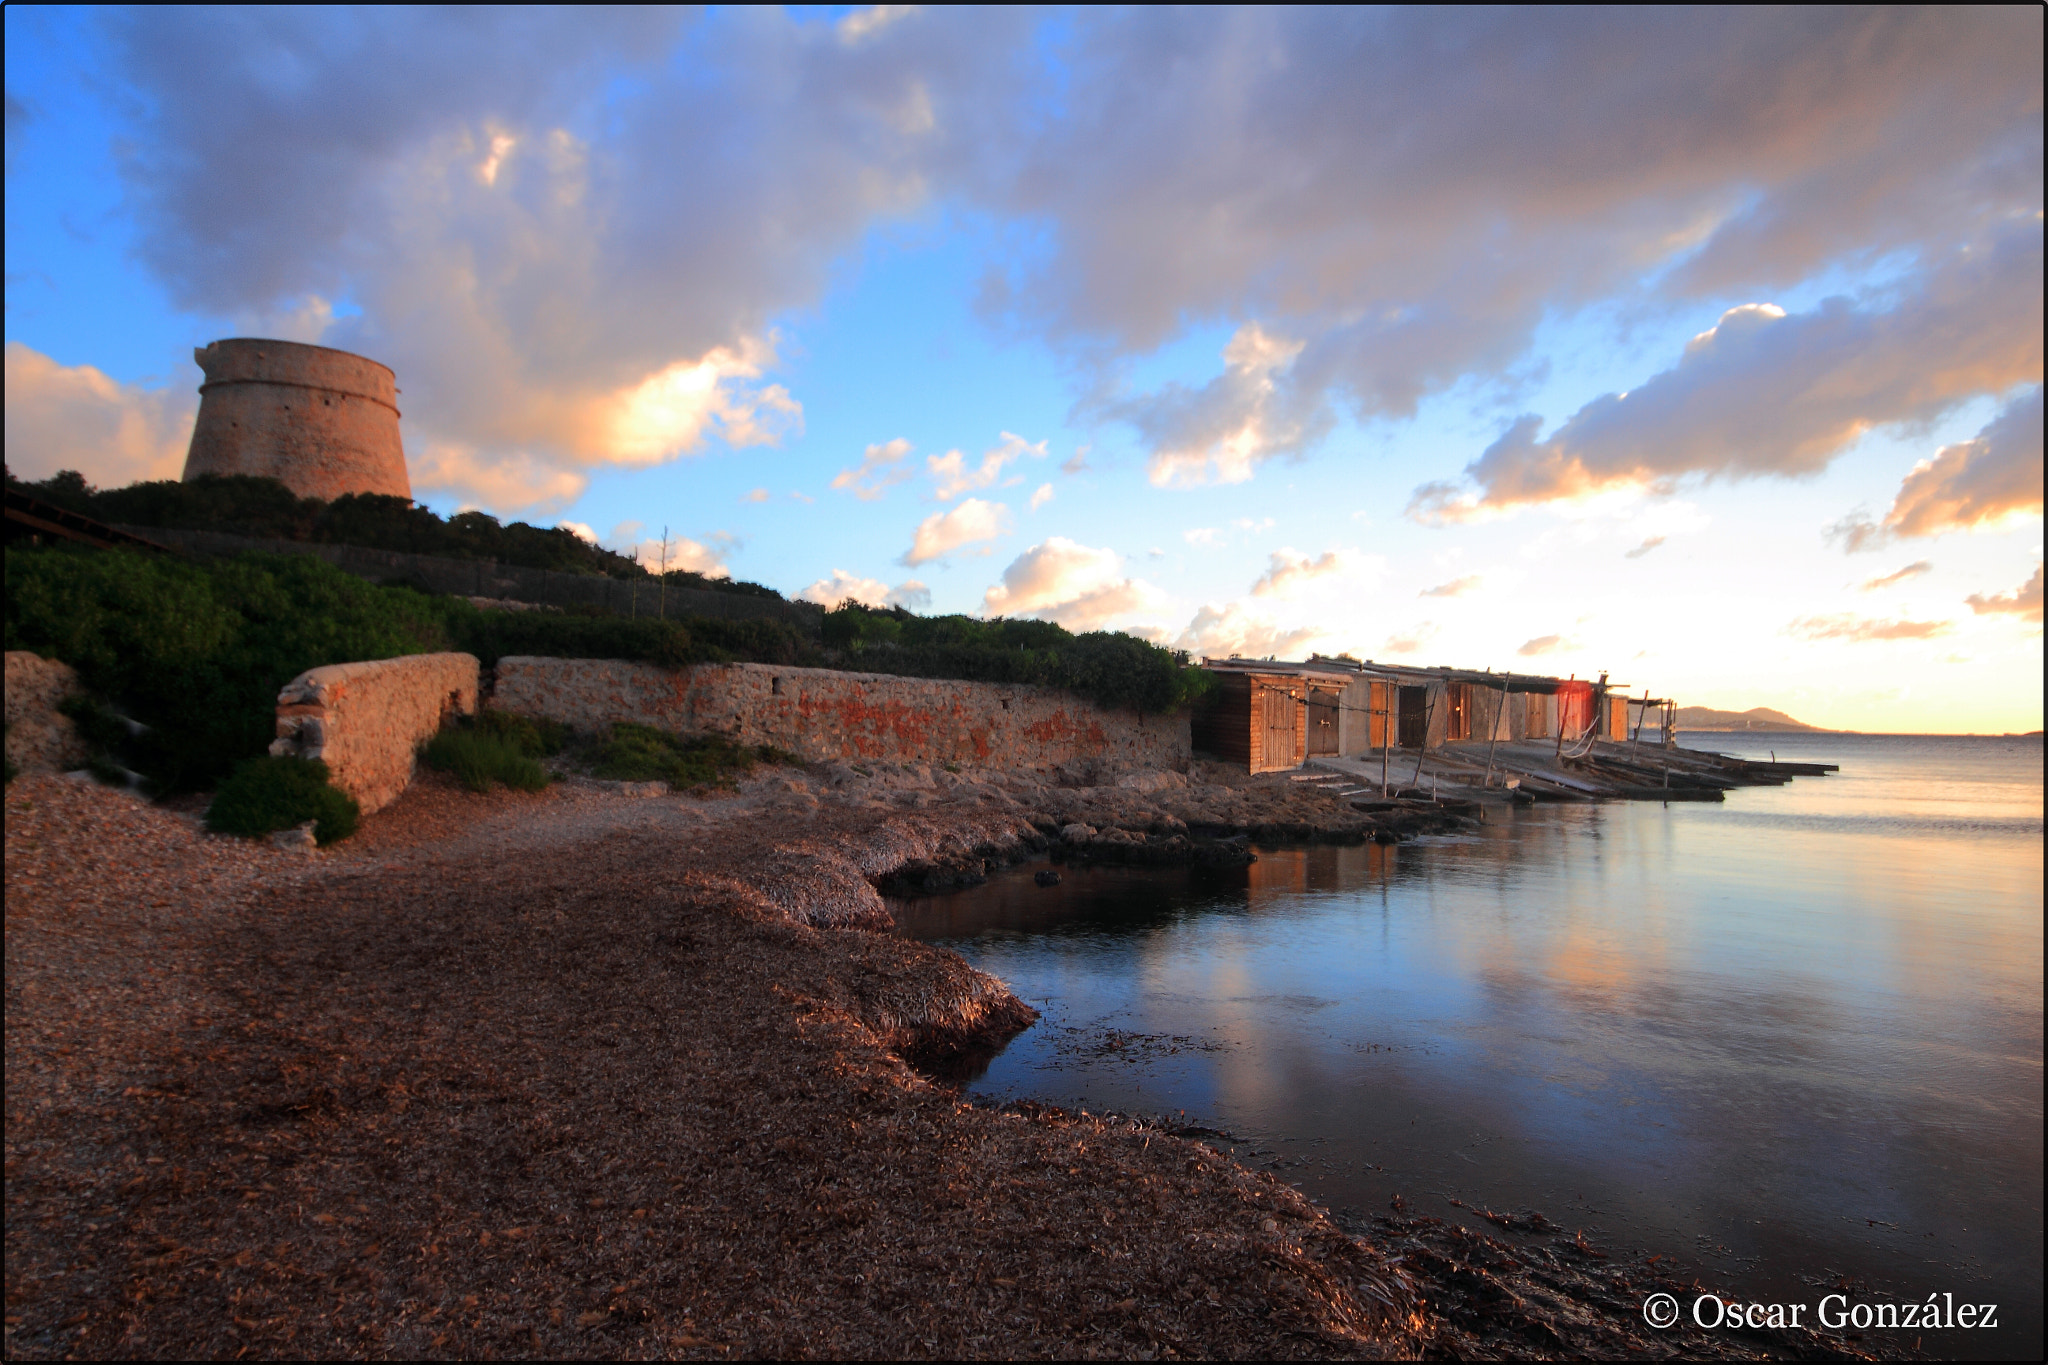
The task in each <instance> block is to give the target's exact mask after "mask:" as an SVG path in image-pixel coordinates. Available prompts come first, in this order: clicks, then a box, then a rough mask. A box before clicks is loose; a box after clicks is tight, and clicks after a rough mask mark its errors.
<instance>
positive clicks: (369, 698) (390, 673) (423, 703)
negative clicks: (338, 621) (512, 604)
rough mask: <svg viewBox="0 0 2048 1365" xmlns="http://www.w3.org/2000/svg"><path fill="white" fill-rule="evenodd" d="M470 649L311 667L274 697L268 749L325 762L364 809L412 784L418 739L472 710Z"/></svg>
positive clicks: (474, 687)
mask: <svg viewBox="0 0 2048 1365" xmlns="http://www.w3.org/2000/svg"><path fill="white" fill-rule="evenodd" d="M477 673H478V667H477V660H476V656H475V655H474V654H413V655H408V656H406V657H405V658H402V659H380V660H377V661H375V662H373V663H359V664H330V665H328V666H327V667H325V668H315V669H309V670H308V671H306V672H304V673H301V674H300V675H299V676H298V677H296V678H294V679H292V680H291V681H290V682H289V683H286V684H285V688H284V690H283V691H282V692H280V693H278V694H277V741H276V743H274V744H272V745H271V746H270V752H271V753H273V754H278V755H285V756H290V755H296V756H297V757H300V758H318V759H324V760H326V763H327V768H328V774H329V778H330V780H331V781H332V782H333V783H334V785H335V786H337V787H339V788H341V789H342V790H343V791H345V792H347V793H348V794H349V795H350V796H353V797H354V798H355V799H356V800H357V801H358V802H360V803H361V805H362V808H363V813H364V814H366V815H367V814H368V813H369V812H371V811H373V810H378V809H380V808H382V807H384V806H388V805H390V804H391V803H392V802H393V801H395V800H397V799H398V794H399V793H400V792H402V791H404V790H405V787H406V784H407V783H408V782H410V781H412V773H413V762H414V756H415V754H416V752H417V751H418V749H419V746H420V743H421V742H422V741H423V740H425V739H427V738H428V737H429V736H430V735H432V734H433V733H434V732H435V731H437V730H439V729H440V728H441V723H442V721H443V720H444V719H446V717H447V716H448V715H449V714H450V713H451V712H452V713H459V714H461V715H474V714H475V712H476V691H477Z"/></svg>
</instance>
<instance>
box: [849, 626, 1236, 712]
mask: <svg viewBox="0 0 2048 1365" xmlns="http://www.w3.org/2000/svg"><path fill="white" fill-rule="evenodd" d="M824 639H825V643H826V645H827V646H828V647H830V648H832V649H833V650H835V651H837V655H838V657H837V665H838V666H839V667H842V668H849V669H854V670H857V671H862V672H868V673H894V674H901V675H904V676H908V677H916V678H963V679H966V680H968V681H971V682H991V683H1010V684H1023V685H1028V686H1036V687H1057V688H1064V689H1066V690H1067V691H1070V692H1075V693H1078V694H1079V695H1081V696H1084V697H1086V698H1088V699H1089V700H1090V701H1092V702H1095V703H1097V704H1098V705H1101V706H1111V707H1130V708H1132V709H1135V710H1138V711H1145V712H1151V713H1155V714H1157V713H1167V712H1174V711H1180V710H1184V709H1186V708H1187V707H1189V706H1191V705H1193V704H1194V703H1195V702H1197V701H1199V700H1200V699H1201V698H1202V697H1203V696H1205V695H1206V694H1207V692H1208V689H1209V688H1210V687H1211V686H1212V680H1211V678H1210V676H1209V674H1208V673H1207V672H1206V671H1204V670H1202V669H1200V668H1191V667H1189V666H1188V665H1187V662H1186V658H1185V656H1183V655H1177V654H1174V653H1173V652H1171V651H1169V650H1166V649H1162V648H1160V647H1159V646H1158V645H1154V644H1149V643H1147V642H1146V641H1144V640H1140V639H1138V638H1137V637H1136V636H1132V635H1125V634H1122V633H1120V632H1117V631H1091V632H1089V633H1088V634H1086V635H1073V634H1070V633H1068V632H1067V631H1066V630H1065V629H1064V628H1063V627H1061V626H1058V625H1055V624H1054V623H1052V622H1050V621H1015V620H1007V619H1003V618H1000V617H999V618H997V619H995V620H992V621H983V620H977V619H976V618H974V617H971V616H913V615H912V614H911V613H909V612H907V611H904V610H903V609H902V608H900V607H898V608H895V609H893V610H890V611H874V610H871V609H870V608H867V607H863V606H861V605H859V604H858V603H855V602H847V603H843V604H842V605H840V606H839V607H837V608H835V609H834V610H832V611H830V612H827V613H826V614H825V622H824Z"/></svg>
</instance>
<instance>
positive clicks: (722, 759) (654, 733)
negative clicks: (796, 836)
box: [591, 722, 791, 787]
mask: <svg viewBox="0 0 2048 1365" xmlns="http://www.w3.org/2000/svg"><path fill="white" fill-rule="evenodd" d="M790 758H791V755H789V754H785V753H783V752H782V751H781V750H779V749H774V748H770V747H768V746H766V745H763V746H760V747H758V748H756V747H754V746H751V745H746V744H735V743H733V741H732V740H731V739H730V738H728V737H727V736H725V735H721V734H715V733H714V734H705V735H691V736H688V737H687V738H686V737H684V736H681V735H672V734H669V733H668V732H667V731H665V730H657V729H655V728H654V727H653V726H651V725H632V724H628V723H626V722H620V723H619V724H616V725H614V726H612V728H611V731H610V733H609V734H608V735H606V736H605V739H604V741H603V742H602V743H601V744H600V746H599V748H598V751H597V762H596V764H595V766H594V767H593V768H592V769H591V771H592V772H593V773H595V774H596V775H597V776H598V777H606V778H612V779H615V780H618V781H622V782H655V781H660V782H667V783H669V784H670V785H672V786H676V787H730V786H732V785H733V778H734V776H735V775H736V774H740V773H747V772H752V771H753V769H754V767H755V765H756V764H760V763H782V762H787V761H788V760H789V759H790Z"/></svg>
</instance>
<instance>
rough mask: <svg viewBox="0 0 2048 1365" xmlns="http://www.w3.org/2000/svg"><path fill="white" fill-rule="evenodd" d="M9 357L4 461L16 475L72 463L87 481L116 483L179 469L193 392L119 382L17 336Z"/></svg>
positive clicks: (193, 409) (167, 475)
mask: <svg viewBox="0 0 2048 1365" xmlns="http://www.w3.org/2000/svg"><path fill="white" fill-rule="evenodd" d="M6 356H7V360H6V406H7V418H6V423H7V426H6V442H7V468H8V470H9V472H11V473H12V474H13V475H14V476H15V477H16V478H18V479H27V480H31V481H35V480H41V479H47V478H48V477H50V475H52V474H55V473H56V472H57V471H58V470H60V469H75V470H77V471H78V472H79V473H81V474H83V475H84V476H85V478H86V482H88V483H92V484H97V485H99V486H101V487H118V486H120V485H122V484H128V483H133V482H135V481H136V480H138V479H175V478H178V477H179V476H180V475H181V474H183V473H184V469H185V452H186V450H187V449H188V448H189V447H190V446H191V444H192V419H193V418H194V416H196V415H197V413H198V411H199V398H198V395H197V394H196V393H194V392H192V391H191V390H189V389H188V390H184V391H179V390H176V389H145V388H141V387H138V386H136V385H133V384H123V383H120V382H118V381H117V380H114V379H111V378H109V377H108V376H107V375H105V374H103V373H102V372H101V371H99V370H97V369H95V368H94V367H92V366H91V365H78V366H69V365H60V364H58V363H57V362H56V361H54V360H52V359H51V358H50V357H48V356H46V355H44V354H43V353H42V352H40V351H37V350H34V349H32V348H30V347H28V346H25V345H23V344H22V343H21V342H18V341H10V342H8V343H7V347H6Z"/></svg>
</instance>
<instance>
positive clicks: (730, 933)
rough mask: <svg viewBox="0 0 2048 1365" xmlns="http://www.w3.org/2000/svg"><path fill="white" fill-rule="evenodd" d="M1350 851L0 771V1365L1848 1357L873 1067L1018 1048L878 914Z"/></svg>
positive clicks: (872, 778) (1245, 800) (948, 808)
mask: <svg viewBox="0 0 2048 1365" xmlns="http://www.w3.org/2000/svg"><path fill="white" fill-rule="evenodd" d="M1199 776H1200V775H1199V774H1198V777H1199ZM1209 776H1211V777H1220V776H1221V774H1210V775H1209ZM1077 827H1078V828H1077ZM1375 828H1376V827H1375V826H1374V825H1373V824H1372V822H1371V821H1368V820H1363V819H1362V818H1361V817H1360V816H1359V815H1358V814H1357V813H1356V812H1355V811H1352V810H1351V809H1350V808H1349V807H1348V806H1347V805H1345V804H1343V803H1341V802H1338V801H1334V800H1332V799H1330V798H1329V797H1328V796H1326V795H1322V794H1319V793H1317V792H1315V791H1314V790H1312V789H1310V788H1309V787H1307V786H1306V785H1305V784H1292V783H1288V782H1286V781H1285V780H1284V779H1259V780H1256V781H1247V780H1245V779H1243V778H1241V777H1240V778H1237V779H1232V780H1230V781H1199V780H1198V781H1197V782H1196V783H1195V784H1193V785H1191V786H1186V787H1179V788H1172V789H1168V790H1160V791H1150V792H1145V791H1134V790H1129V789H1122V788H1114V787H1107V788H1105V787H1081V788H1063V787H1056V786H1047V785H1044V784H1042V783H1041V782H1039V781H1037V780H1035V779H1033V778H1030V777H1026V776H1005V775H1001V774H976V773H967V774H958V775H955V774H948V773H944V772H938V773H934V772H931V771H929V770H925V769H900V768H899V769H869V770H865V771H857V770H854V769H849V768H843V767H821V768H814V769H811V770H808V771H805V772H801V773H799V772H795V771H793V770H786V769H778V770H770V771H768V772H766V773H764V774H763V775H762V776H760V777H758V778H756V779H754V780H752V781H750V782H748V783H746V784H744V785H743V786H742V788H741V790H740V792H739V793H738V794H736V795H730V796H724V797H717V798H710V799H700V798H695V797H686V796H668V797H661V798H655V799H629V798H626V797H623V796H620V795H617V794H612V793H607V792H603V791H598V790H593V789H590V788H580V787H576V786H571V785H558V786H556V787H554V788H551V789H550V790H548V791H547V792H544V793H540V794H536V795H526V794H519V793H511V792H504V791H499V792H495V793H493V794H491V795H488V796H475V795H471V794H468V793H465V792H463V791H460V790H459V789H456V788H455V787H453V786H452V785H451V784H449V783H447V782H446V781H444V780H442V779H439V778H437V777H434V776H431V775H426V776H423V777H422V779H421V780H420V781H419V782H418V783H416V784H415V786H414V787H413V788H412V789H411V790H410V791H408V792H407V794H406V795H405V796H404V797H403V798H402V799H401V800H400V801H399V802H398V803H397V804H395V805H394V806H392V807H390V808H389V809H387V810H385V811H383V812H380V813H379V814H377V815H376V816H373V817H371V818H370V819H369V820H367V821H365V823H364V827H363V829H362V831H361V832H360V833H359V834H358V835H357V836H356V837H355V838H353V839H351V840H349V841H348V842H347V843H346V844H344V845H341V846H339V847H337V848H335V849H333V850H330V851H325V852H321V853H317V854H310V855H309V854H304V853H290V852H285V851H281V850H276V849H272V848H270V847H269V846H267V845H260V844H253V843H248V842H245V841H239V840H230V839H222V838H215V837H211V836H207V835H204V834H202V833H200V831H199V829H198V826H197V823H196V820H195V819H194V818H193V817H192V816H191V815H189V814H179V813H175V812H172V811H167V810H163V809H159V808H155V807H151V806H148V805H145V804H144V803H142V802H139V801H137V800H135V799H133V798H131V797H128V796H125V795H122V794H119V793H115V792H111V791H108V790H106V789H104V788H99V787H96V786H92V785H90V784H87V783H83V782H79V781H73V780H69V779H64V778H55V777H46V776H31V777H25V778H21V779H18V780H17V781H16V782H15V783H14V784H13V785H12V786H11V787H10V788H9V789H8V792H7V797H6V891H7V899H6V953H7V965H6V991H7V1004H6V1011H7V1014H6V1048H7V1082H8V1084H7V1096H6V1151H7V1165H6V1201H7V1225H6V1272H7V1274H6V1278H7V1295H8V1299H7V1319H6V1341H7V1348H8V1353H9V1354H10V1355H12V1356H21V1357H36V1358H41V1357H59V1356H168V1357H184V1356H192V1357H201V1358H204V1357H234V1356H238V1355H248V1356H308V1355H324V1356H397V1357H411V1356H433V1357H441V1356H464V1357H478V1356H578V1357H581V1356H592V1357H600V1356H601V1357H616V1356H678V1355H682V1356H690V1355H695V1356H702V1357H708V1358H718V1359H728V1358H735V1357H739V1356H795V1355H812V1356H819V1355H827V1356H1057V1357H1077V1356H1085V1357H1095V1356H1113V1357H1135V1358H1139V1359H1149V1358H1159V1357H1167V1356H1204V1357H1220V1356H1232V1357H1330V1356H1343V1357H1367V1358H1383V1357H1398V1356H1415V1355H1420V1354H1428V1355H1443V1354H1456V1355H1462V1356H1466V1357H1488V1356H1494V1357H1522V1358H1543V1357H1564V1356H1600V1357H1608V1358H1630V1357H1638V1356H1643V1355H1646V1354H1656V1355H1661V1354H1669V1353H1672V1352H1673V1351H1682V1352H1684V1353H1686V1354H1701V1355H1709V1356H1715V1357H1720V1358H1758V1357H1762V1356H1770V1355H1797V1356H1811V1355H1815V1354H1823V1355H1825V1354H1836V1353H1843V1354H1848V1355H1857V1354H1860V1353H1861V1352H1860V1351H1859V1349H1858V1348H1857V1346H1856V1345H1855V1344H1852V1343H1847V1342H1842V1341H1835V1340H1822V1339H1820V1338H1817V1337H1813V1336H1811V1334H1802V1335H1801V1336H1800V1337H1799V1338H1798V1339H1796V1340H1795V1339H1793V1338H1791V1337H1789V1336H1787V1337H1785V1339H1783V1340H1780V1339H1778V1336H1777V1335H1772V1334H1760V1335H1756V1336H1754V1337H1752V1338H1748V1339H1744V1338H1735V1337H1729V1336H1727V1335H1725V1334H1723V1335H1720V1336H1718V1337H1716V1338H1714V1339H1711V1340H1708V1339H1705V1338H1703V1337H1702V1335H1701V1334H1697V1333H1688V1334H1686V1337H1688V1338H1692V1337H1699V1338H1701V1339H1697V1340H1691V1339H1683V1338H1680V1337H1676V1336H1667V1337H1657V1336H1654V1335H1650V1334H1646V1333H1644V1332H1643V1330H1642V1329H1641V1327H1640V1323H1639V1320H1638V1319H1637V1317H1636V1313H1637V1310H1638V1309H1639V1306H1640V1301H1641V1295H1642V1294H1643V1293H1644V1292H1647V1291H1648V1290H1649V1289H1651V1288H1667V1287H1668V1288H1671V1289H1673V1290H1674V1291H1677V1290H1685V1289H1688V1288H1691V1286H1688V1285H1684V1284H1680V1283H1678V1282H1676V1281H1672V1280H1669V1279H1668V1278H1666V1276H1665V1275H1663V1274H1662V1273H1660V1271H1659V1270H1658V1268H1657V1266H1656V1265H1654V1264H1650V1265H1644V1264H1617V1263H1612V1262H1609V1261H1608V1260H1607V1258H1606V1256H1605V1255H1604V1254H1603V1253H1600V1252H1598V1251H1597V1250H1593V1249H1585V1248H1584V1247H1583V1243H1578V1244H1573V1243H1571V1242H1569V1241H1567V1240H1566V1239H1563V1238H1559V1237H1550V1238H1548V1239H1547V1240H1546V1239H1544V1238H1541V1237H1537V1238H1533V1239H1532V1238H1530V1237H1527V1236H1522V1237H1519V1238H1517V1237H1515V1236H1511V1235H1510V1234H1509V1231H1508V1230H1507V1229H1505V1228H1504V1230H1503V1239H1504V1240H1503V1239H1487V1238H1477V1237H1474V1236H1473V1235H1471V1234H1469V1233H1466V1232H1463V1231H1462V1230H1459V1229H1455V1228H1448V1227H1445V1226H1444V1225H1442V1224H1438V1223H1437V1222H1436V1220H1434V1219H1417V1218H1412V1217H1411V1218H1400V1217H1396V1218H1381V1219H1379V1220H1376V1222H1375V1224H1374V1225H1371V1226H1360V1227H1354V1228H1352V1229H1350V1230H1349V1231H1348V1232H1347V1230H1346V1229H1345V1228H1342V1227H1339V1226H1338V1225H1337V1224H1336V1223H1334V1222H1333V1221H1331V1219H1330V1218H1329V1217H1327V1216H1326V1215H1325V1213H1324V1212H1323V1211H1321V1210H1318V1209H1317V1208H1315V1207H1314V1206H1312V1205H1311V1204H1310V1203H1309V1202H1308V1201H1307V1200H1305V1199H1304V1198H1303V1197H1302V1196H1301V1195H1300V1194H1299V1193H1298V1192H1297V1191H1295V1190H1293V1189H1291V1188H1289V1187H1288V1186H1286V1185H1284V1184H1281V1183H1280V1182H1278V1181H1277V1180H1275V1179H1274V1178H1273V1177H1271V1176H1268V1175H1265V1174H1262V1173H1255V1172H1252V1171H1249V1170H1246V1169H1245V1168H1243V1167H1241V1166H1239V1165H1238V1164H1236V1163H1235V1162H1233V1161H1231V1160H1229V1159H1228V1158H1227V1157H1224V1156H1221V1155H1219V1154H1218V1153H1217V1152H1216V1151H1214V1150H1212V1149H1211V1148H1209V1147H1207V1146H1204V1145H1201V1144H1200V1143H1197V1142H1194V1141H1190V1140H1186V1139H1183V1138H1179V1137H1175V1136H1172V1135H1170V1134H1168V1133H1166V1132H1164V1131H1162V1130H1161V1129H1159V1128H1158V1127H1156V1126H1147V1125H1144V1124H1141V1123H1134V1122H1131V1121H1128V1120H1123V1119H1109V1118H1105V1117H1103V1116H1090V1115H1082V1114H1064V1113H1060V1112H1058V1111H1054V1110H1043V1109H1038V1108H1035V1107H1031V1106H1018V1107H1013V1108H1011V1109H1009V1110H993V1109H989V1108H983V1107H976V1106H972V1105H969V1104H967V1103H964V1102H963V1101H962V1100H961V1098H960V1097H959V1096H958V1095H957V1094H956V1093H955V1092H954V1091H952V1090H951V1089H949V1088H948V1087H946V1086H944V1085H942V1084H936V1083H934V1082H932V1081H930V1080H927V1079H926V1078H925V1076H924V1075H921V1074H920V1073H919V1072H918V1071H916V1070H914V1069H912V1068H911V1067H910V1066H909V1065H906V1063H905V1061H904V1060H903V1058H904V1057H905V1056H906V1055H910V1056H915V1055H917V1054H919V1053H926V1052H941V1053H942V1052H944V1051H945V1050H946V1049H949V1048H954V1047H958V1046H960V1045H963V1044H968V1045H972V1044H976V1043H981V1044H984V1045H985V1044H987V1043H989V1042H991V1041H997V1040H1000V1039H1002V1038H1004V1037H1007V1036H1008V1035H1009V1034H1011V1033H1013V1032H1014V1031H1015V1030H1016V1029H1017V1028H1019V1027H1022V1026H1024V1025H1026V1024H1027V1023H1028V1022H1029V1021H1030V1019H1031V1017H1032V1016H1031V1011H1030V1010H1029V1009H1028V1008H1027V1007H1026V1006H1024V1005H1023V1004H1022V1003H1021V1002H1019V1001H1017V1000H1016V998H1015V997H1014V996H1013V995H1012V994H1011V993H1010V991H1009V990H1008V988H1007V987H1005V986H1004V985H1003V983H1001V982H1000V981H997V980H995V979H993V978H991V977H988V976H985V975H983V974H981V973H979V972H976V971H974V970H973V969H972V968H970V967H968V966H967V965H966V964H965V963H964V962H962V961H961V960H960V959H959V958H958V957H957V956H955V955H953V954H951V953H947V952H944V951H941V950H938V949H934V948H930V947H927V946H924V945H921V944H917V943H912V942H909V941H906V940H903V939H900V938H896V937H893V936H890V935H887V934H882V933H874V932H866V930H868V929H872V928H877V927H886V925H887V923H888V921H887V918H886V914H887V912H886V908H885V906H884V903H883V901H882V899H881V897H880V896H879V895H878V894H877V892H876V890H875V884H876V883H878V882H879V883H883V884H892V883H907V884H908V885H909V886H910V887H912V888H927V889H937V888H939V887H943V886H946V885H957V884H960V883H961V882H963V881H968V880H973V879H974V878H976V877H978V876H980V875H983V874H984V873H985V872H986V871H988V870H990V869H991V868H993V867H994V866H996V865H998V864H1000V863H1001V862H1002V861H1004V860H1005V859H1008V858H1013V857H1016V856H1020V855H1022V854H1025V853H1028V852H1030V851H1032V850H1034V849H1039V848H1044V847H1046V846H1047V845H1048V843H1049V842H1050V843H1051V845H1052V847H1053V849H1054V851H1055V852H1056V853H1058V854H1059V855H1061V856H1065V857H1098V858H1104V859H1112V860H1117V861H1134V860H1135V861H1148V860H1155V859H1169V860H1170V859H1173V858H1177V857H1209V856H1215V857H1221V858H1224V859H1227V858H1229V857H1231V856H1241V854H1239V853H1237V852H1236V850H1234V848H1233V846H1231V845H1230V844H1228V843H1227V842H1217V836H1223V835H1228V834H1229V833H1231V832H1232V831H1233V830H1253V829H1256V830H1261V831H1264V832H1266V833H1267V835H1268V837H1270V836H1271V835H1274V834H1278V835H1281V836H1283V837H1284V836H1292V837H1321V838H1332V839H1346V840H1349V839H1357V838H1362V837H1371V836H1372V835H1373V833H1374V832H1375ZM1062 831H1064V834H1063V833H1062ZM1549 1231H1550V1232H1551V1233H1556V1232H1557V1231H1558V1230H1557V1229H1550V1230H1549ZM1351 1234H1357V1235H1356V1236H1354V1235H1351ZM1779 1335H1782V1334H1779Z"/></svg>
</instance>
